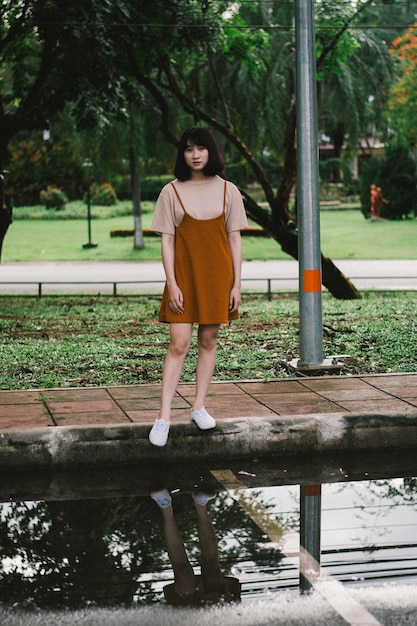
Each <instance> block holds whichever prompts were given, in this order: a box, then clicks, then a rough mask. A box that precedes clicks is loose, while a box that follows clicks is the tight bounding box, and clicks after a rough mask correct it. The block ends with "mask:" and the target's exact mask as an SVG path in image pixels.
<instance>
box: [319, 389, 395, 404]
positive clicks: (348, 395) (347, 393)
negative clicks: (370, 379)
mask: <svg viewBox="0 0 417 626" xmlns="http://www.w3.org/2000/svg"><path fill="white" fill-rule="evenodd" d="M320 395H321V396H323V397H324V398H327V399H328V400H334V401H335V402H342V401H343V400H358V401H359V400H385V399H386V400H390V396H389V395H388V394H386V393H384V392H383V391H380V390H379V389H373V388H372V387H368V388H367V389H338V390H335V391H327V390H323V391H321V392H320Z"/></svg>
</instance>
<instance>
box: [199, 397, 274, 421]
mask: <svg viewBox="0 0 417 626" xmlns="http://www.w3.org/2000/svg"><path fill="white" fill-rule="evenodd" d="M206 408H207V410H208V411H209V412H211V413H212V414H213V417H215V418H216V419H227V418H234V419H235V418H236V417H271V416H272V415H273V411H271V410H270V409H269V408H268V407H266V406H264V404H263V403H261V402H258V401H257V400H256V399H255V398H251V397H250V396H246V395H242V396H222V397H221V398H212V397H207V402H206Z"/></svg>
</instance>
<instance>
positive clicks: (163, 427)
mask: <svg viewBox="0 0 417 626" xmlns="http://www.w3.org/2000/svg"><path fill="white" fill-rule="evenodd" d="M169 427H170V423H169V422H167V421H166V420H163V419H161V418H160V417H157V418H156V420H155V423H154V425H153V426H152V430H151V432H150V433H149V441H150V442H151V443H152V444H153V445H154V446H161V447H162V446H164V445H165V444H166V442H167V439H168V433H169Z"/></svg>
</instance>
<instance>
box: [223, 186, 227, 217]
mask: <svg viewBox="0 0 417 626" xmlns="http://www.w3.org/2000/svg"><path fill="white" fill-rule="evenodd" d="M226 189H227V183H226V181H224V192H223V213H224V212H225V210H226Z"/></svg>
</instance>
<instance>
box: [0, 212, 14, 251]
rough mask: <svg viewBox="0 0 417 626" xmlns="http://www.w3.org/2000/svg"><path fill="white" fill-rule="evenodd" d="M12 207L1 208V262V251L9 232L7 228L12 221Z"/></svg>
mask: <svg viewBox="0 0 417 626" xmlns="http://www.w3.org/2000/svg"><path fill="white" fill-rule="evenodd" d="M12 221H13V220H12V209H11V208H10V209H6V207H4V206H3V207H2V208H0V263H1V251H2V248H3V241H4V238H5V236H6V233H7V229H8V228H9V226H10V224H11V223H12Z"/></svg>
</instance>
